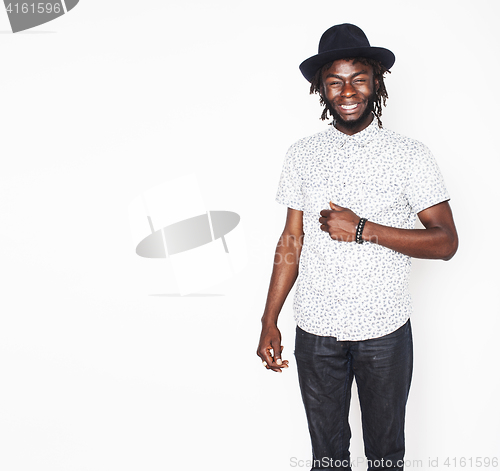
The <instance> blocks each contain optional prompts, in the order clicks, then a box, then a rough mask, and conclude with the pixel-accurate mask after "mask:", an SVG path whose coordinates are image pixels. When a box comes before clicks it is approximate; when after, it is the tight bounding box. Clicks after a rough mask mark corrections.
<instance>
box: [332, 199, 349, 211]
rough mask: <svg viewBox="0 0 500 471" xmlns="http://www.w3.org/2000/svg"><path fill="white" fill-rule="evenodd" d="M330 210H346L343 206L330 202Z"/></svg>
mask: <svg viewBox="0 0 500 471" xmlns="http://www.w3.org/2000/svg"><path fill="white" fill-rule="evenodd" d="M330 208H332V210H333V211H342V210H343V209H345V208H343V207H342V206H338V205H336V204H333V203H332V202H331V201H330Z"/></svg>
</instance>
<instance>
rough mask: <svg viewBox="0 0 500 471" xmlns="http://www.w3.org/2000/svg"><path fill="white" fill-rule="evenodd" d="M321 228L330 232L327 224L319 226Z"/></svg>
mask: <svg viewBox="0 0 500 471" xmlns="http://www.w3.org/2000/svg"><path fill="white" fill-rule="evenodd" d="M319 228H320V229H321V230H322V231H325V232H328V226H325V225H324V224H322V225H321V226H319Z"/></svg>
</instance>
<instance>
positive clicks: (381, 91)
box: [309, 57, 391, 128]
mask: <svg viewBox="0 0 500 471" xmlns="http://www.w3.org/2000/svg"><path fill="white" fill-rule="evenodd" d="M345 60H346V61H353V63H354V64H355V63H356V62H361V63H362V64H364V65H370V66H372V68H373V80H374V81H375V80H378V85H379V86H378V90H376V91H375V102H374V103H373V108H374V109H373V110H372V111H373V114H374V115H375V117H376V118H377V121H378V125H379V127H380V128H381V127H382V121H381V119H380V117H381V116H382V105H383V106H385V102H386V100H387V98H389V95H388V94H387V90H386V88H385V83H384V74H385V73H388V74H390V73H391V72H390V71H389V70H387V69H386V68H385V67H384V66H383V65H382V64H381V63H380V62H379V61H377V60H374V59H368V58H365V57H352V58H346V59H345ZM332 64H333V61H332V62H329V63H328V64H325V65H324V66H323V67H322V68H321V69H318V70H317V72H316V74H314V77H313V79H312V80H311V88H310V90H309V93H310V94H311V95H313V94H314V93H318V94H319V103H320V105H322V106H324V109H323V112H322V113H321V119H322V120H325V119H328V114H330V115H331V113H330V111H329V109H328V107H327V104H326V102H325V98H324V89H323V72H324V71H325V70H328V69H329V68H330V67H331V66H332ZM331 124H333V123H331Z"/></svg>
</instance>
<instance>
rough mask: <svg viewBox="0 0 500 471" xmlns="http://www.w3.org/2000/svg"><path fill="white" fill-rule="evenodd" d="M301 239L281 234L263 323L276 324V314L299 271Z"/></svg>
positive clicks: (277, 314)
mask: <svg viewBox="0 0 500 471" xmlns="http://www.w3.org/2000/svg"><path fill="white" fill-rule="evenodd" d="M301 244H302V241H301V240H297V238H295V237H293V236H290V235H285V234H284V235H282V236H281V238H280V241H279V242H278V246H277V247H276V253H275V256H274V267H273V273H272V275H271V282H270V284H269V292H268V295H267V301H266V307H265V309H264V315H263V316H262V323H263V324H269V323H271V324H276V323H277V321H278V316H279V313H280V311H281V308H282V307H283V304H284V303H285V300H286V298H287V296H288V293H289V292H290V290H291V289H292V287H293V285H294V283H295V280H296V279H297V275H298V273H299V259H300V252H301Z"/></svg>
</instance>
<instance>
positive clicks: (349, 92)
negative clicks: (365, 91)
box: [342, 82, 356, 98]
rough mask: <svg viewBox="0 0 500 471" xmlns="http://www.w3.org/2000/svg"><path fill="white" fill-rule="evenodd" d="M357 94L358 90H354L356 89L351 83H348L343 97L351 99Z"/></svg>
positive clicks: (343, 90) (344, 88)
mask: <svg viewBox="0 0 500 471" xmlns="http://www.w3.org/2000/svg"><path fill="white" fill-rule="evenodd" d="M355 94H356V90H355V89H354V87H353V86H352V85H351V84H350V83H349V82H346V83H345V85H344V87H343V88H342V96H345V97H347V98H350V97H351V96H353V95H355Z"/></svg>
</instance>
